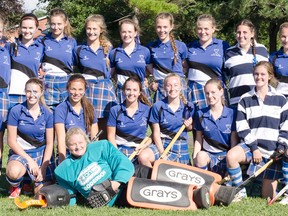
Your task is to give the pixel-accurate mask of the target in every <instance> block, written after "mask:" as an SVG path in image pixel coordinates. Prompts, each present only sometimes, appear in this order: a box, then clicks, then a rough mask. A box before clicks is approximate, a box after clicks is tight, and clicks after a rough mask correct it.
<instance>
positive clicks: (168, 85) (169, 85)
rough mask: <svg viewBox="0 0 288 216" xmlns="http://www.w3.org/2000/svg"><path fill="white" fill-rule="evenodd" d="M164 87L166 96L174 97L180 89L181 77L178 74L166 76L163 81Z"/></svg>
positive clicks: (178, 93)
mask: <svg viewBox="0 0 288 216" xmlns="http://www.w3.org/2000/svg"><path fill="white" fill-rule="evenodd" d="M164 89H165V91H166V93H167V96H168V98H170V99H175V98H177V97H179V96H180V93H181V91H182V85H181V79H180V77H178V76H170V77H167V78H166V79H165V81H164Z"/></svg>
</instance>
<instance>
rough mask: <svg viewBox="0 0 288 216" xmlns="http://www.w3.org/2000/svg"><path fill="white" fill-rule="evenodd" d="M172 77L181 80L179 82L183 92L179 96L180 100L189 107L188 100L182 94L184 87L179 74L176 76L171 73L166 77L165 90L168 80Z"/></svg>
mask: <svg viewBox="0 0 288 216" xmlns="http://www.w3.org/2000/svg"><path fill="white" fill-rule="evenodd" d="M171 77H176V78H178V79H179V82H180V86H181V92H180V94H179V97H180V99H181V100H182V102H183V103H184V104H185V105H187V103H188V102H187V99H186V97H185V96H184V95H183V92H182V88H183V86H182V78H181V77H180V76H179V75H178V74H176V73H169V74H168V75H167V76H166V77H165V79H164V88H165V86H166V84H167V80H168V79H169V78H171Z"/></svg>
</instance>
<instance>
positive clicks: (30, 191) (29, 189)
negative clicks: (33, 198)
mask: <svg viewBox="0 0 288 216" xmlns="http://www.w3.org/2000/svg"><path fill="white" fill-rule="evenodd" d="M22 192H23V194H24V195H32V194H33V188H32V187H31V185H30V184H24V185H23V187H22Z"/></svg>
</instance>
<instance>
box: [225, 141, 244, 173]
mask: <svg viewBox="0 0 288 216" xmlns="http://www.w3.org/2000/svg"><path fill="white" fill-rule="evenodd" d="M245 160H246V155H245V152H244V150H243V149H242V148H241V147H239V146H235V147H234V148H232V149H230V150H229V151H228V152H227V156H226V161H227V166H228V167H229V168H236V167H237V166H239V163H242V162H245Z"/></svg>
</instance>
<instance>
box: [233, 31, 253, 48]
mask: <svg viewBox="0 0 288 216" xmlns="http://www.w3.org/2000/svg"><path fill="white" fill-rule="evenodd" d="M254 36H255V34H254V32H253V31H251V28H250V27H249V26H246V25H239V26H238V27H237V30H236V40H237V42H238V44H239V46H240V47H241V48H243V49H245V48H248V47H250V44H251V42H252V38H253V37H254Z"/></svg>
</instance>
